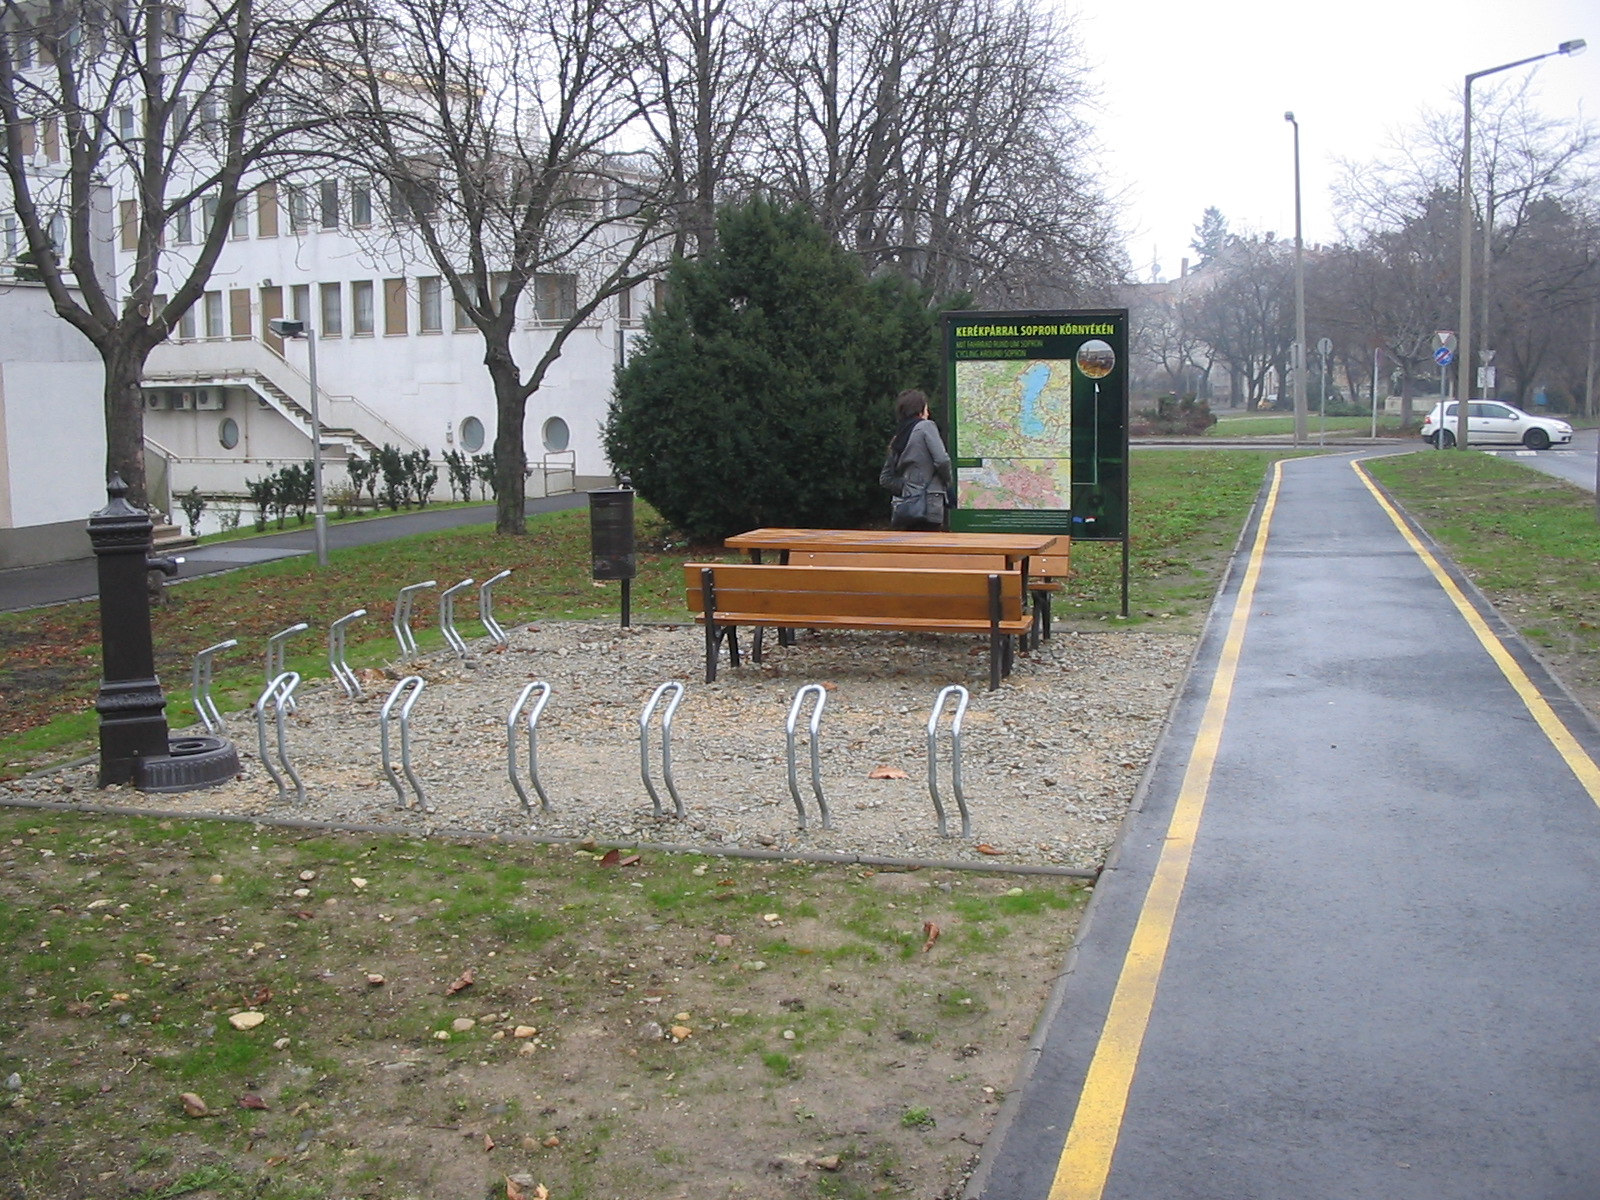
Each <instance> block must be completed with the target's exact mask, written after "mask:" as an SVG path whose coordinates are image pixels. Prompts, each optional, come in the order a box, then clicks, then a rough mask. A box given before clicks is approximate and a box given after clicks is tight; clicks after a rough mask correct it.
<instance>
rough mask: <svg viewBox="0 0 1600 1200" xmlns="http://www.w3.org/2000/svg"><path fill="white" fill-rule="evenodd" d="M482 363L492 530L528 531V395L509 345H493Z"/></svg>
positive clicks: (520, 532)
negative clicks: (488, 401)
mask: <svg viewBox="0 0 1600 1200" xmlns="http://www.w3.org/2000/svg"><path fill="white" fill-rule="evenodd" d="M508 340H509V338H508ZM484 363H485V365H486V366H487V367H488V368H489V378H490V379H491V380H492V381H493V383H494V408H495V434H494V479H495V507H494V531H495V532H496V533H505V534H511V535H513V536H515V535H518V534H523V533H526V532H527V531H528V527H527V524H526V520H527V518H526V512H525V504H526V501H527V492H528V489H527V481H528V471H527V467H528V458H527V454H526V453H525V452H524V450H523V447H522V431H523V425H524V423H525V421H526V418H527V411H528V398H527V396H525V395H524V394H523V391H522V380H521V377H520V374H519V373H518V371H517V364H516V363H515V361H513V359H512V357H511V351H510V348H509V347H508V346H497V347H494V348H492V349H491V350H490V351H489V352H488V353H487V354H486V355H484Z"/></svg>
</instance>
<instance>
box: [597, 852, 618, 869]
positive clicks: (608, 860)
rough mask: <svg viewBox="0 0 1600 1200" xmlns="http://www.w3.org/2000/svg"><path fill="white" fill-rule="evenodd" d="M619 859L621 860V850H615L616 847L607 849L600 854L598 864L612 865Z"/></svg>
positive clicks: (603, 865)
mask: <svg viewBox="0 0 1600 1200" xmlns="http://www.w3.org/2000/svg"><path fill="white" fill-rule="evenodd" d="M621 861H622V851H621V850H616V849H612V850H607V851H606V852H605V853H604V854H602V855H601V856H600V865H601V866H602V867H614V866H616V865H617V864H618V863H619V862H621Z"/></svg>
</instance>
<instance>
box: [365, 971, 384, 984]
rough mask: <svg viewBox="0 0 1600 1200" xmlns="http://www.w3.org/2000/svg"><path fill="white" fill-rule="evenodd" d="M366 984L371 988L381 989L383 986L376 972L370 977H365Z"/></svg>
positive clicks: (381, 978)
mask: <svg viewBox="0 0 1600 1200" xmlns="http://www.w3.org/2000/svg"><path fill="white" fill-rule="evenodd" d="M367 982H368V983H369V984H371V985H372V986H373V987H382V986H383V976H382V975H379V974H378V973H377V972H376V971H374V972H372V973H371V974H370V975H368V976H367Z"/></svg>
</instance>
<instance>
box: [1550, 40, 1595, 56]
mask: <svg viewBox="0 0 1600 1200" xmlns="http://www.w3.org/2000/svg"><path fill="white" fill-rule="evenodd" d="M1588 44H1589V43H1588V42H1586V41H1584V40H1583V39H1582V38H1573V39H1572V40H1571V41H1570V42H1562V43H1561V45H1559V46H1557V47H1556V53H1557V54H1582V53H1583V48H1584V47H1585V46H1587V45H1588Z"/></svg>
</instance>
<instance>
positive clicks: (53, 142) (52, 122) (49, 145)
mask: <svg viewBox="0 0 1600 1200" xmlns="http://www.w3.org/2000/svg"><path fill="white" fill-rule="evenodd" d="M41 128H42V130H43V133H44V136H43V137H42V138H41V139H40V140H41V141H42V142H43V143H44V156H45V159H46V160H47V161H48V162H53V163H57V162H60V161H61V118H60V117H56V116H49V117H46V118H45V119H44V125H43V126H42V127H41Z"/></svg>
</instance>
